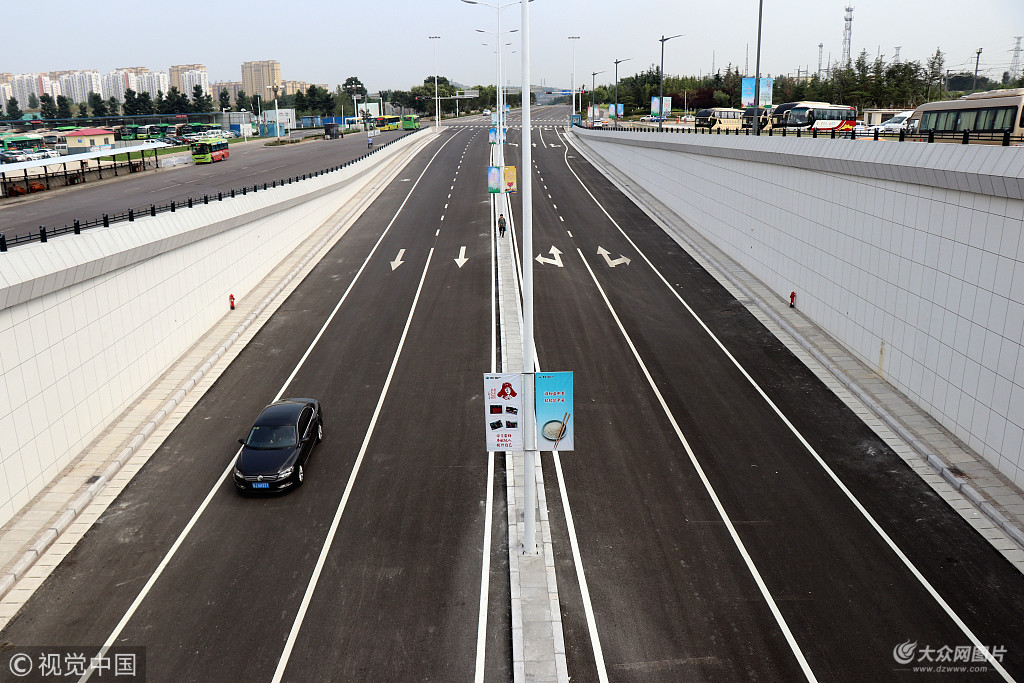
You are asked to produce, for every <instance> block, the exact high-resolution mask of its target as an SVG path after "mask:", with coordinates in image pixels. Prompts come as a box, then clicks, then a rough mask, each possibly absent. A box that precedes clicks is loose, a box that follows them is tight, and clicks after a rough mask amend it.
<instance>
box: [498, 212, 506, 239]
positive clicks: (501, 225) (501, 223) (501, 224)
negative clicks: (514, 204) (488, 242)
mask: <svg viewBox="0 0 1024 683" xmlns="http://www.w3.org/2000/svg"><path fill="white" fill-rule="evenodd" d="M504 236H505V214H503V213H502V214H498V237H504Z"/></svg>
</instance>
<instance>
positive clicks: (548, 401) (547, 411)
mask: <svg viewBox="0 0 1024 683" xmlns="http://www.w3.org/2000/svg"><path fill="white" fill-rule="evenodd" d="M534 397H535V399H536V401H535V402H536V407H537V450H551V451H559V452H561V451H571V450H573V448H574V446H575V433H574V430H573V416H572V373H571V372H538V373H536V374H535V375H534Z"/></svg>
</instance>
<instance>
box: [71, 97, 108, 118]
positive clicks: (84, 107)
mask: <svg viewBox="0 0 1024 683" xmlns="http://www.w3.org/2000/svg"><path fill="white" fill-rule="evenodd" d="M100 101H101V102H102V100H100ZM76 106H77V107H78V116H77V118H80V119H87V118H89V104H88V103H87V102H79V103H78V104H77V105H76Z"/></svg>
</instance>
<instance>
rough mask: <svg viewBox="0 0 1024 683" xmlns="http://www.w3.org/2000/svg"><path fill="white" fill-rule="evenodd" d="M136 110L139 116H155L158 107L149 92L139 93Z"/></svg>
mask: <svg viewBox="0 0 1024 683" xmlns="http://www.w3.org/2000/svg"><path fill="white" fill-rule="evenodd" d="M135 110H136V113H138V114H155V113H156V105H155V104H153V98H152V97H150V96H149V93H148V92H143V93H139V94H138V97H137V98H136V100H135Z"/></svg>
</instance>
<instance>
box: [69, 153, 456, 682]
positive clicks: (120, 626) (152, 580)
mask: <svg viewBox="0 0 1024 683" xmlns="http://www.w3.org/2000/svg"><path fill="white" fill-rule="evenodd" d="M452 139H454V135H453V136H452V137H451V138H448V140H445V141H444V142H443V143H441V146H440V147H438V149H437V151H436V152H434V155H433V156H432V157H430V161H428V162H427V165H426V166H425V167H424V168H423V172H422V173H420V177H419V178H417V179H416V182H415V183H413V186H412V187H411V188H409V193H408V194H407V195H406V196H405V199H404V200H403V201H402V204H401V205H400V206H399V207H398V210H397V211H395V215H394V216H393V217H392V218H391V221H390V222H389V223H388V225H387V227H386V228H384V231H383V232H382V233H381V235H380V237H379V238H378V239H377V242H376V243H375V244H374V245H373V248H372V249H371V250H370V253H369V254H367V255H366V259H365V260H364V261H363V264H362V265H361V266H360V267H359V270H358V271H356V274H355V275H354V276H353V277H352V282H350V283H349V286H348V287H347V288H346V289H345V293H344V294H342V296H341V299H339V300H338V303H337V304H336V305H335V307H334V310H333V311H331V315H330V316H328V318H327V320H326V321H324V324H323V325H322V326H321V327H320V331H319V332H317V335H316V337H314V338H313V341H312V342H310V344H309V346H308V347H307V348H306V351H305V353H303V354H302V358H300V359H299V362H298V363H297V364H296V366H295V368H294V369H293V370H292V372H291V374H290V375H288V379H286V380H285V381H284V384H282V385H281V389H280V390H278V392H277V395H276V396H275V397H274V400H273V401H271V403H273V402H274V401H276V400H278V399H279V398H281V396H283V395H284V391H285V389H287V388H288V385H289V384H291V382H292V380H293V379H295V375H296V374H298V372H299V369H300V368H301V367H302V365H303V364H304V363H305V362H306V359H307V358H308V357H309V354H310V353H312V351H313V348H314V347H315V346H316V345H317V343H318V342H319V341H320V338H321V337H322V336H323V335H324V332H325V331H326V330H327V326H328V325H330V324H331V321H332V320H333V319H334V316H335V315H336V314H337V313H338V310H339V309H340V308H341V305H342V304H343V303H344V302H345V300H346V299H347V298H348V295H349V293H350V292H351V291H352V288H353V287H355V284H356V282H357V281H358V280H359V277H360V275H362V273H363V271H364V270H365V269H366V266H367V265H368V264H369V262H370V259H371V258H373V255H374V253H376V251H377V247H379V246H380V244H381V242H383V241H384V237H385V236H386V235H387V234H388V231H390V230H391V226H392V225H394V223H395V220H397V219H398V215H399V214H400V213H401V212H402V209H403V208H404V207H405V204H406V202H408V201H409V197H411V196H412V193H413V191H414V190H415V189H416V186H417V185H419V183H420V180H422V179H423V176H425V175H426V173H427V169H428V168H430V164H432V163H433V162H434V159H435V158H437V155H438V154H440V153H441V150H442V149H444V146H445V145H447V144H448V143H449V142H450V141H451V140H452ZM431 251H433V250H431ZM241 450H242V449H241V448H239V449H238V450H237V451H235V455H234V456H233V457H232V458H231V460H230V461H229V462H228V466H227V467H226V468H225V469H224V471H223V472H222V473H221V475H220V477H218V478H217V481H216V483H214V485H213V487H212V488H211V489H210V492H209V493H207V494H206V498H204V499H203V502H202V503H201V504H200V505H199V507H198V508H196V511H195V512H194V513H193V514H192V518H191V519H189V521H188V523H187V524H186V525H185V528H184V529H182V530H181V533H180V534H178V537H177V538H176V539H175V541H174V543H173V544H172V545H171V547H170V548H169V549H168V550H167V553H166V554H165V555H164V558H163V559H162V560H161V561H160V564H158V565H157V567H156V569H154V570H153V573H152V574H151V575H150V577H149V579H148V580H147V581H146V583H145V585H144V586H143V587H142V590H140V591H139V594H138V595H137V596H136V597H135V600H133V601H132V604H131V605H130V606H129V607H128V610H127V611H126V612H125V613H124V616H123V617H121V620H120V621H119V622H118V623H117V626H115V627H114V630H113V631H112V632H111V634H110V636H109V637H108V638H107V640H106V642H105V643H103V647H101V648H100V651H99V653H97V655H96V657H95V658H94V659H96V660H100V659H102V657H103V656H104V655H105V654H106V653H107V651H108V650H109V649H110V647H111V646H112V645H113V644H114V641H116V640H117V637H118V636H120V635H121V631H123V630H124V627H125V626H127V625H128V622H129V621H130V620H131V618H132V617H133V616H134V615H135V612H136V611H137V610H138V608H139V606H140V605H141V604H142V601H143V600H145V599H146V596H147V595H148V594H149V591H150V590H152V588H153V585H154V584H156V581H157V579H159V578H160V575H161V574H163V571H164V569H166V568H167V565H168V564H170V561H171V559H172V558H173V557H174V555H175V553H177V552H178V548H179V547H181V544H182V543H183V542H184V540H185V538H186V537H187V536H188V535H189V533H190V532H191V531H192V527H194V526H195V525H196V523H197V522H198V521H199V518H200V517H201V516H202V514H203V512H204V511H205V510H206V507H207V506H208V505H209V504H210V501H211V500H213V496H214V495H215V494H216V493H217V491H218V490H219V489H220V487H221V485H222V484H223V482H224V479H226V478H227V476H228V474H229V473H230V472H231V468H232V467H234V464H235V460H237V459H238V454H239V453H240V452H241ZM94 670H95V669H94V667H93V665H92V660H90V665H89V668H88V669H86V671H85V673H84V674H83V675H82V677H81V678H80V679H79V683H85V682H86V681H88V680H89V677H90V676H92V672H93V671H94Z"/></svg>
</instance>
